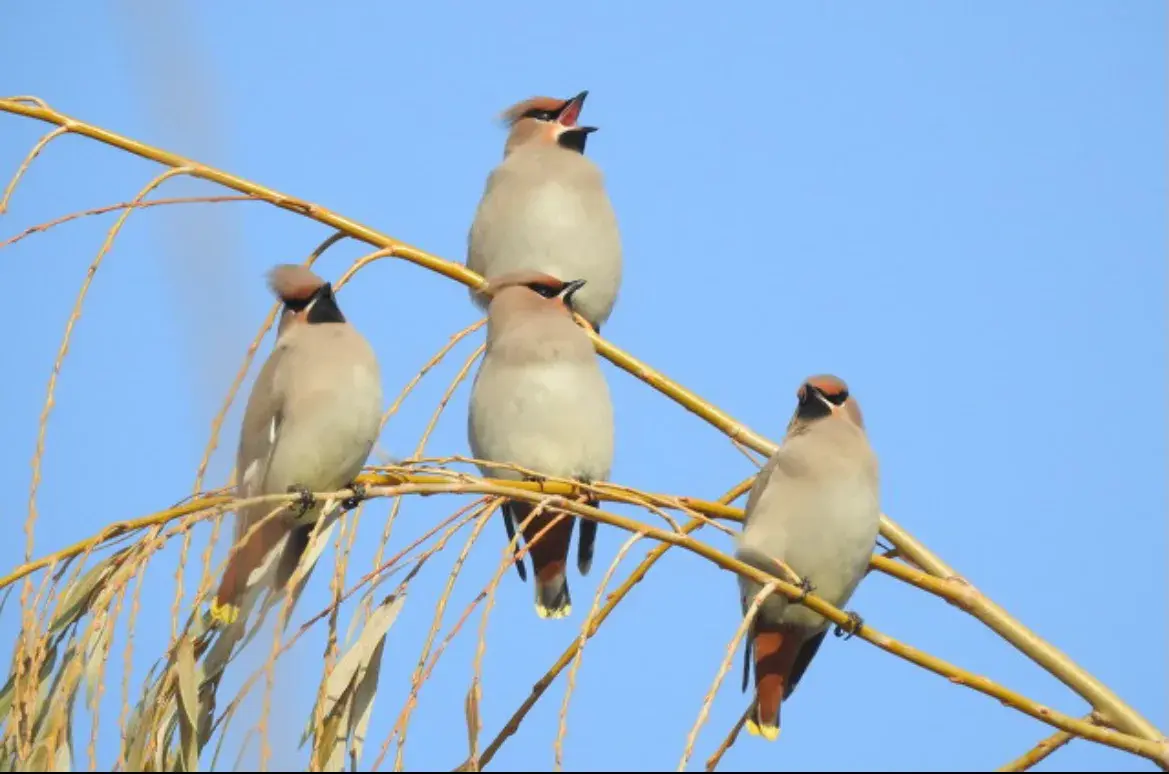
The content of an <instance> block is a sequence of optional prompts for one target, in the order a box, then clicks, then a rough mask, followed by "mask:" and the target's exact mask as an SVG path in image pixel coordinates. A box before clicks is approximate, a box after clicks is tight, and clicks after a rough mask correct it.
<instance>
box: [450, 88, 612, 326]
mask: <svg viewBox="0 0 1169 774" xmlns="http://www.w3.org/2000/svg"><path fill="white" fill-rule="evenodd" d="M587 95H588V92H587V91H582V92H581V93H580V94H577V95H576V96H575V97H573V98H572V99H567V100H565V99H554V98H552V97H533V98H531V99H528V100H525V101H523V102H520V103H519V104H517V105H513V106H512V107H511V108H509V109H508V110H507V111H506V112H505V113H504V119H505V120H506V121H507V123H508V125H509V126H510V132H509V133H508V136H507V142H506V144H505V146H504V157H503V161H502V162H501V163H500V164H499V165H498V166H497V167H496V168H495V169H494V170H492V172H491V174H490V175H489V176H488V178H487V185H486V188H485V190H484V193H483V197H482V199H481V200H480V202H479V207H478V209H477V210H476V213H475V220H474V222H473V223H472V224H471V230H470V233H469V235H468V240H467V267H468V268H470V269H471V270H472V271H475V272H477V273H478V274H480V275H482V276H483V277H484V278H490V277H501V276H503V275H504V274H508V273H511V272H515V271H520V270H526V271H538V272H542V273H545V274H548V275H551V276H553V277H577V278H580V279H583V280H585V281H586V282H587V283H588V284H587V285H585V286H584V287H583V288H581V289H580V290H579V291H578V292H577V293H576V294H575V308H576V311H577V312H578V313H579V314H580V315H581V316H582V317H584V318H585V319H586V320H587V321H588V322H589V324H590V325H592V327H593V329H594V330H596V331H598V332H600V328H601V325H602V324H604V322H605V321H606V320H607V319H609V314H610V313H611V312H612V311H613V305H614V304H615V303H616V301H617V292H618V290H619V289H620V285H621V238H620V234H619V233H618V229H617V216H616V214H615V213H614V211H613V206H612V204H611V203H610V201H609V197H608V194H606V192H605V182H604V177H603V175H602V174H601V170H600V169H599V168H598V167H597V165H596V164H594V163H593V162H592V161H591V160H589V159H588V158H587V157H586V156H585V155H584V151H585V142H586V140H587V139H588V136H589V134H590V133H592V132H595V131H596V127H593V126H580V125H578V120H579V119H580V113H581V108H582V107H583V106H584V101H585V97H586V96H587ZM471 297H472V299H473V300H475V302H476V303H477V304H478V305H479V306H480V307H482V308H485V307H486V299H485V297H484V296H483V295H482V294H480V293H478V292H476V290H472V291H471Z"/></svg>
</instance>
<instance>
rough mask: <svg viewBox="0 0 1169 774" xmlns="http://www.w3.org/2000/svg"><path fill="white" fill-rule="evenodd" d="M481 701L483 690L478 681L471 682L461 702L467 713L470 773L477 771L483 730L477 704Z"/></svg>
mask: <svg viewBox="0 0 1169 774" xmlns="http://www.w3.org/2000/svg"><path fill="white" fill-rule="evenodd" d="M482 699H483V690H482V689H481V688H480V687H479V680H478V679H476V680H473V681H472V682H471V687H470V688H469V689H467V698H466V700H465V701H464V702H463V704H464V709H465V710H466V713H467V751H468V752H467V761H468V762H469V763H470V769H469V770H470V771H478V770H479V731H480V729H482V728H483V721H482V719H481V718H480V717H479V702H480V701H482Z"/></svg>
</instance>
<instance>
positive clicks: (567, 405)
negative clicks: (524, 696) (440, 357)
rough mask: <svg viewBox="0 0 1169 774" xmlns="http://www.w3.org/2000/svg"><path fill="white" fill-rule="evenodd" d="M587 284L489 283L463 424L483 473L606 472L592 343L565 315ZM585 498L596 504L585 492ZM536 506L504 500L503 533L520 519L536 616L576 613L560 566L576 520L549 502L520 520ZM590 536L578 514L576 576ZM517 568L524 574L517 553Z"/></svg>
mask: <svg viewBox="0 0 1169 774" xmlns="http://www.w3.org/2000/svg"><path fill="white" fill-rule="evenodd" d="M585 286H586V281H585V280H584V279H580V278H577V279H572V280H568V281H564V280H561V279H558V278H556V277H553V276H551V275H548V274H544V273H541V272H535V271H515V272H511V273H508V274H506V275H503V276H500V277H498V278H493V279H491V280H489V281H488V285H487V292H489V293H490V294H491V299H490V302H489V305H488V313H487V348H486V351H485V353H484V356H483V360H482V362H481V363H480V365H479V369H478V371H477V372H476V374H475V381H474V384H473V386H472V388H471V401H470V412H469V417H468V426H467V430H468V437H469V440H470V446H471V452H472V454H473V455H474V457H475V458H476V459H477V460H480V462H478V463H477V464H478V466H479V469H480V471H482V473H483V475H485V476H488V477H491V478H501V479H508V480H521V479H522V478H524V476H523V474H521V473H520V472H519V471H516V470H514V469H510V468H506V467H502V466H500V467H497V466H495V465H492V464H491V463H510V464H512V465H518V466H520V467H523V468H526V469H528V470H531V471H533V472H534V473H536V474H537V475H545V476H555V477H558V478H567V479H573V480H576V481H580V482H582V483H592V482H595V481H600V480H604V479H606V478H608V476H609V472H610V469H611V467H612V463H613V437H614V427H613V406H612V402H611V399H610V396H609V388H608V385H607V384H606V382H605V377H604V374H603V373H602V372H601V368H600V364H599V362H598V358H597V354H596V350H595V349H594V347H593V343H592V341H591V340H590V339H589V336H588V334H587V333H586V332H585V329H584V328H582V327H580V326H579V325H577V324H576V323H575V322H574V321H573V319H572V316H571V311H572V310H573V309H575V308H576V303H577V298H578V296H579V295H580V292H581V290H582V289H583V288H584V287H585ZM584 499H585V501H586V502H595V501H594V500H593V499H592V498H590V497H588V496H587V495H585V496H584ZM534 507H535V506H534V505H533V504H531V503H527V502H519V501H516V500H509V501H507V502H506V503H505V504H504V506H503V509H502V510H503V514H502V515H503V521H504V526H505V527H506V529H507V538H508V541H509V542H510V541H512V540H514V539H515V529H516V525H522V532H523V537H524V540H525V542H526V544H528V545H529V546H530V551H529V553H530V555H531V559H532V571H533V573H534V574H535V581H534V586H535V597H536V600H535V604H536V614H537V615H538V616H539V617H540V618H551V619H556V618H564V617H566V616H568V615H569V614H570V613H571V612H572V598H571V595H570V594H569V590H568V578H567V575H566V565H567V562H568V553H569V544H570V543H571V540H572V531H573V525H574V523H575V522H576V521H577V520H576V518H575V517H574V516H573V515H572V514H570V513H565V512H563V511H558V510H556V509H553V508H549V509H547V510H546V511H543V512H541V513H539V514H537V515H536V516H534V517H533V518H532V519H531V523H529V524H527V525H524V521H525V520H526V519H528V517H529V516H530V515H531V514H532V513H533V509H534ZM561 514H563V516H564V517H563V518H562V519H561V520H560V521H559V522H558V523H556V524H555V525H554V526H552V527H551V528H550V529H549V530H548V532H547V533H545V534H544V536H543V537H541V538H540V540H539V542H537V543H535V545H531V543H532V541H533V540H534V539H535V538H536V536H537V535H539V533H540V532H541V530H543V529H544V528H545V527H547V526H548V525H549V524H552V523H553V522H554V521H555V520H556V518H557V517H558V516H560V515H561ZM596 536H597V524H596V522H594V521H590V520H587V519H581V528H580V536H579V542H578V544H577V568H578V569H579V571H580V573H581V574H582V575H586V574H588V571H589V568H590V567H591V566H592V561H593V552H594V547H595V544H596ZM518 548H519V547H518V545H517V551H518ZM516 570H517V572H518V573H519V576H520V579H521V580H524V581H526V580H527V574H526V571H525V569H524V565H523V560H522V559H521V560H519V561H517V562H516Z"/></svg>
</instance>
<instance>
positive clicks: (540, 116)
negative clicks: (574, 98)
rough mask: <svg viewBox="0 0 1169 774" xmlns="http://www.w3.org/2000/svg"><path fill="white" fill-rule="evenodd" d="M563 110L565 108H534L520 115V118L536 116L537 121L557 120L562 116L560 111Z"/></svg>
mask: <svg viewBox="0 0 1169 774" xmlns="http://www.w3.org/2000/svg"><path fill="white" fill-rule="evenodd" d="M563 110H564V108H560V110H542V109H541V108H532V109H531V110H528V111H527V112H525V113H524V114H523V115H522V116H520V118H534V119H536V120H537V121H555V120H556V119H557V118H559V117H560V113H561V111H563Z"/></svg>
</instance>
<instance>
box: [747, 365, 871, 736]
mask: <svg viewBox="0 0 1169 774" xmlns="http://www.w3.org/2000/svg"><path fill="white" fill-rule="evenodd" d="M797 395H798V398H799V405H798V406H797V408H796V411H795V415H794V416H793V417H792V419H791V422H790V423H789V424H788V427H787V434H786V435H785V436H784V439H783V443H782V444H781V445H780V447H779V449H778V450H777V451H776V452H775V454H774V456H772V457H771V459H770V460H768V462H767V464H766V465H765V466H764V468H763V469H762V470H761V471H760V472H759V477H758V478H757V479H756V481H755V486H754V487H752V489H751V493H750V495H749V497H748V500H747V507H746V509H745V513H744V523H743V531H742V534H741V535H740V537H739V541H738V547H737V552H736V555H737V556H738V558H739V559H740V560H742V561H743V562H746V563H747V564H750V565H752V566H753V567H756V568H758V569H760V570H763V571H764V572H768V573H771V574H772V575H775V576H776V577H779V578H780V579H784V580H786V579H787V578H785V576H784V574H783V572H781V570H780V568H781V567H782V565H780V564H778V563H777V561H776V560H780V561H782V562H783V563H785V564H786V565H787V566H788V567H789V568H790V569H791V570H792V571H793V572H795V573H796V574H797V575H799V576H800V578H801V579H802V581H803V586H802V587H803V589H804V591H805V594H807V593H809V592H812V591H814V592H815V594H816V595H817V596H819V597H820V598H821V599H823V600H824V601H826V602H828V603H830V604H832V605H835V606H837V607H841V606H843V605H845V604H846V603H847V602H848V600H849V598H850V597H851V596H852V593H853V591H854V590H855V589H856V587H857V584H858V583H860V581H861V579H862V578H863V577H864V576H865V572H866V569H867V567H868V564H869V557H870V556H871V555H872V551H873V547H874V545H875V544H876V540H877V528H878V526H879V522H880V514H881V511H880V505H879V491H878V480H877V458H876V455H875V454H874V453H873V450H872V448H871V447H870V446H869V442H868V438H867V436H866V435H865V430H864V422H863V420H862V418H861V411H860V407H859V405H858V404H857V402H856V399H855V398H853V397H852V396H850V395H849V393H848V387H847V386H846V385H845V383H844V382H843V381H841V380H840V379H838V378H836V377H834V376H814V377H812V378H810V379H808V380H807V381H806V382H804V384H803V385H802V386H801V387H800V389H799V392H798V393H797ZM739 588H740V594H741V604H742V607H743V611H744V614H745V613H746V611H747V609H748V607H749V606H750V605H751V603H752V601H753V600H754V598H755V596H756V595H757V594H758V593H759V591H760V590H761V588H762V587H761V586H760V585H759V584H758V583H755V582H754V581H751V580H747V579H745V578H742V577H740V579H739ZM851 618H852V633H855V632H856V631H857V630H858V629H859V627H860V626H861V623H862V622H861V620H860V618H859V617H858V616H856V615H855V614H851ZM827 631H828V621H827V620H825V619H824V618H823V617H822V616H820V615H818V614H816V613H814V612H812V611H811V610H810V609H808V608H806V607H804V606H802V605H798V604H792V603H790V602H789V600H788V599H787V597H784V596H783V595H782V594H780V593H779V592H774V593H772V594H771V596H769V597H767V599H765V600H764V602H763V604H762V605H761V606H760V608H759V614H758V616H757V617H756V619H755V623H754V626H753V627H752V630H751V636H750V637H749V639H748V643H747V647H746V653H745V654H744V656H745V658H744V664H743V690H746V689H747V681H748V676H749V673H750V668H751V653H752V650H753V651H754V656H755V658H754V662H755V699H756V705H755V709H754V714H753V715H752V717H751V718H750V719H749V720H748V721H747V730H748V731H749V732H751V733H752V734H755V735H760V734H761V735H762V736H764V737H765V738H767V739H769V740H774V739H776V738H777V737H778V736H779V710H780V704H781V703H782V702H783V701H784V700H785V699H787V698H788V697H789V696H790V695H791V693H792V691H793V690H795V687H796V684H797V683H798V682H799V680H800V678H801V677H802V676H803V674H804V671H805V670H806V669H807V668H808V664H809V662H811V660H812V657H813V656H815V655H816V651H817V650H818V649H819V648H820V644H821V643H822V642H823V640H824V636H825V634H827ZM837 633H838V634H839V633H840V632H839V631H838V632H837Z"/></svg>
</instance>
